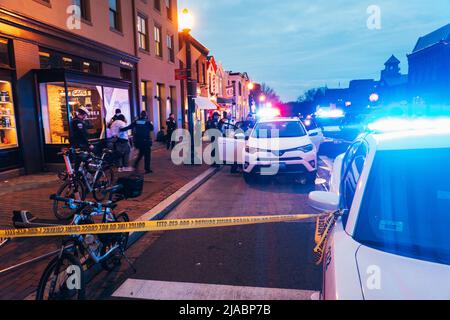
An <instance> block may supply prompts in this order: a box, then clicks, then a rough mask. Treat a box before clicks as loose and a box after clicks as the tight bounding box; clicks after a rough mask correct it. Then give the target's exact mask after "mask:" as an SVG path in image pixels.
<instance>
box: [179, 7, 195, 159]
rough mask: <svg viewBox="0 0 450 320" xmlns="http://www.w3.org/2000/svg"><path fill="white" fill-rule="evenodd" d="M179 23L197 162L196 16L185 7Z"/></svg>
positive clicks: (193, 144) (190, 126) (190, 128)
mask: <svg viewBox="0 0 450 320" xmlns="http://www.w3.org/2000/svg"><path fill="white" fill-rule="evenodd" d="M179 25H180V28H181V30H182V32H183V39H184V42H185V44H186V74H187V80H186V83H187V85H186V87H187V99H188V127H189V134H190V136H191V164H195V163H196V159H195V139H194V132H195V100H194V99H195V98H196V97H197V90H196V86H197V85H196V81H193V80H192V54H191V35H190V32H191V30H192V27H193V25H194V18H193V16H192V15H191V13H190V12H189V10H188V9H184V10H183V11H182V13H181V14H180V16H179Z"/></svg>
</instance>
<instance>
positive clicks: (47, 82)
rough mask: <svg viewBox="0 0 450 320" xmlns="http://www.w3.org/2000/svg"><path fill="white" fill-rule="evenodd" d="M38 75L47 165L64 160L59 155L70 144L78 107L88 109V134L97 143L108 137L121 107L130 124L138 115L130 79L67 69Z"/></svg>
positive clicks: (46, 71)
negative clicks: (71, 123)
mask: <svg viewBox="0 0 450 320" xmlns="http://www.w3.org/2000/svg"><path fill="white" fill-rule="evenodd" d="M36 74H37V82H38V88H39V103H40V107H39V118H40V119H42V121H41V131H42V140H43V146H44V150H43V154H44V162H45V163H46V164H54V163H60V162H61V161H62V159H60V157H59V156H58V155H57V154H58V152H59V151H60V150H61V148H62V147H65V146H67V145H69V144H70V122H71V121H72V118H73V117H74V114H75V111H76V110H77V109H78V108H80V107H85V108H87V109H88V110H89V117H88V120H89V122H90V123H91V124H92V129H90V130H89V134H90V139H91V141H92V142H93V143H94V144H95V143H97V142H100V141H101V140H103V139H104V138H105V137H106V124H107V123H108V122H109V121H110V120H111V118H112V117H113V116H114V114H115V110H117V109H120V110H121V111H122V114H123V115H125V118H126V119H127V121H128V122H129V123H130V122H131V121H132V119H133V118H134V117H136V114H135V112H134V111H133V108H132V107H131V99H130V94H131V82H129V81H124V80H117V79H114V78H108V77H104V76H97V75H88V74H85V73H82V72H75V71H69V70H64V69H51V70H36Z"/></svg>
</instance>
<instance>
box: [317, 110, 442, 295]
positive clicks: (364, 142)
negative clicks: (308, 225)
mask: <svg viewBox="0 0 450 320" xmlns="http://www.w3.org/2000/svg"><path fill="white" fill-rule="evenodd" d="M369 128H370V129H372V130H374V132H372V133H369V134H367V135H365V136H363V137H360V138H359V139H358V140H356V142H354V143H353V144H352V145H351V147H350V148H349V150H348V151H347V153H346V154H345V156H344V157H342V158H341V159H340V161H339V163H340V165H339V168H337V169H335V170H333V175H339V177H334V179H335V180H339V181H340V184H339V188H334V193H331V192H329V193H326V192H312V193H311V194H310V196H309V201H310V204H311V206H312V207H313V208H315V209H318V210H321V211H328V210H340V212H341V214H342V216H341V217H340V218H339V219H338V221H337V223H336V224H335V226H334V229H332V231H331V232H330V234H329V235H328V239H327V242H326V246H325V256H324V280H323V290H322V298H323V299H326V300H329V299H331V300H334V299H350V300H359V299H366V300H370V299H374V300H379V299H389V300H400V299H408V300H411V299H412V300H415V299H445V300H447V299H450V232H449V230H450V179H449V177H450V165H449V163H450V119H436V120H426V119H425V120H420V119H419V120H398V119H389V120H382V121H379V122H377V123H375V124H373V125H372V126H369ZM393 129H395V130H396V131H393Z"/></svg>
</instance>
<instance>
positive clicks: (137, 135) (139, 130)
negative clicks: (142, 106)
mask: <svg viewBox="0 0 450 320" xmlns="http://www.w3.org/2000/svg"><path fill="white" fill-rule="evenodd" d="M128 130H133V131H134V145H135V147H136V148H137V149H138V150H139V155H138V157H137V159H136V161H135V163H134V167H135V168H136V169H137V168H138V166H139V163H140V162H141V160H142V158H144V163H145V173H147V174H148V173H152V172H153V171H152V169H151V167H150V164H151V157H152V145H153V141H152V138H151V133H152V132H153V130H154V126H153V124H152V123H151V122H150V121H149V120H148V118H147V112H145V111H142V112H141V115H140V117H139V119H137V120H136V121H134V122H133V123H132V124H131V125H129V126H128V127H125V128H122V129H120V131H128Z"/></svg>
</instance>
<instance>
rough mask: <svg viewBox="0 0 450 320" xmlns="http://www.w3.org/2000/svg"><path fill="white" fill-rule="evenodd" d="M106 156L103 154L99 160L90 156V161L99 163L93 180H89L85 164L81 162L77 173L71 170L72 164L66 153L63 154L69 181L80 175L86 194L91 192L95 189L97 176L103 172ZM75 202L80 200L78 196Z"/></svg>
mask: <svg viewBox="0 0 450 320" xmlns="http://www.w3.org/2000/svg"><path fill="white" fill-rule="evenodd" d="M106 155H107V154H106V153H103V154H102V157H101V158H98V157H95V156H92V159H95V160H98V161H99V163H98V166H97V170H96V171H95V174H94V176H93V178H92V179H91V180H90V179H89V175H88V173H87V172H86V162H85V161H82V162H81V163H80V166H79V168H78V171H77V172H75V170H74V169H73V166H72V162H71V160H70V155H69V154H68V153H67V152H64V153H63V157H64V163H65V166H66V173H67V175H68V177H69V179H71V180H73V179H74V177H75V175H76V174H80V176H81V177H82V182H83V184H84V186H85V187H86V189H87V191H88V193H91V192H93V191H94V188H95V182H96V181H97V179H98V177H99V174H100V173H101V172H102V171H103V165H104V163H105V157H106ZM77 200H80V198H79V195H77Z"/></svg>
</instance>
